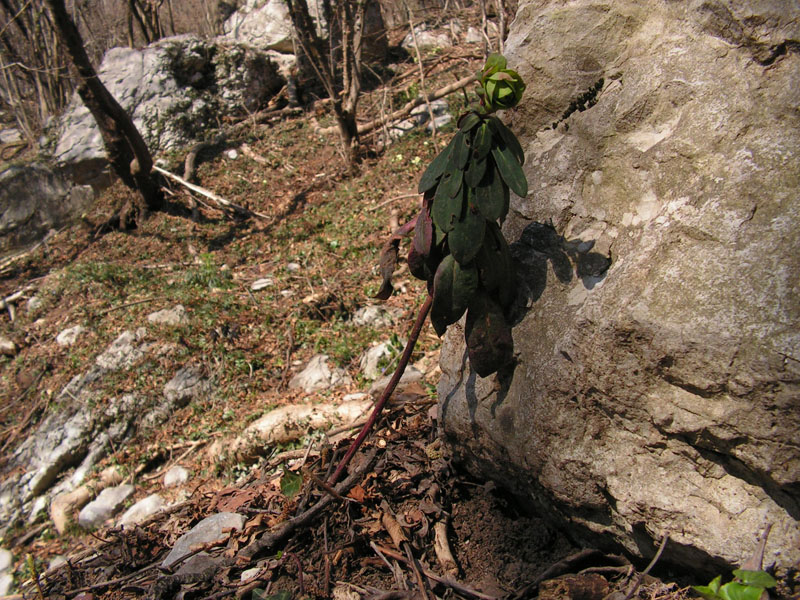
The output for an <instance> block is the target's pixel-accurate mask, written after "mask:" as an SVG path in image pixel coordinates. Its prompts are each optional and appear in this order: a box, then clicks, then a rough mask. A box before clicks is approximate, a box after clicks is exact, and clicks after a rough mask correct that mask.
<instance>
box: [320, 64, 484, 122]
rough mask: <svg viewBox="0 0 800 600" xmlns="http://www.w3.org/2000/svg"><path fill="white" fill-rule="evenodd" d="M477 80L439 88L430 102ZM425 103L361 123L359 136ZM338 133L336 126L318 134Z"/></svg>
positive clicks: (471, 77) (414, 103)
mask: <svg viewBox="0 0 800 600" xmlns="http://www.w3.org/2000/svg"><path fill="white" fill-rule="evenodd" d="M477 79H478V78H477V76H476V75H468V76H467V77H464V78H462V79H459V80H458V81H456V82H455V83H451V84H450V85H447V86H445V87H443V88H439V89H438V90H436V91H435V92H431V93H430V94H428V101H429V102H433V101H434V100H438V99H439V98H444V97H445V96H447V95H449V94H452V93H453V92H457V91H458V90H460V89H461V88H464V87H467V86H468V85H469V84H470V83H472V82H473V81H477ZM425 102H426V100H425V98H422V97H420V96H418V97H416V98H414V99H413V100H411V101H410V102H408V103H406V105H405V106H403V108H399V109H397V110H396V111H394V112H393V113H390V114H388V115H386V116H385V117H381V118H378V119H374V120H372V121H368V122H366V123H361V124H360V125H359V126H358V135H362V134H365V133H369V132H370V131H372V130H373V129H377V128H378V127H383V126H384V125H386V124H387V123H393V122H394V121H399V120H400V119H402V118H404V117H407V116H408V115H410V114H411V111H412V110H414V109H415V108H417V107H418V106H421V105H422V104H425ZM336 131H338V128H337V127H335V126H334V127H324V128H321V129H319V131H318V133H323V134H326V133H335V132H336Z"/></svg>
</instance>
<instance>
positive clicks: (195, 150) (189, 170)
mask: <svg viewBox="0 0 800 600" xmlns="http://www.w3.org/2000/svg"><path fill="white" fill-rule="evenodd" d="M225 137H226V133H225V132H222V133H220V134H219V135H217V136H216V137H215V138H214V139H213V140H206V141H204V142H198V143H196V144H195V145H194V146H192V149H191V150H189V153H188V154H187V155H186V159H185V160H184V161H183V177H184V179H186V181H194V176H195V163H196V162H197V155H198V154H200V153H201V152H202V151H203V150H205V149H206V148H212V147H213V146H216V145H217V144H221V143H222V142H224V141H225Z"/></svg>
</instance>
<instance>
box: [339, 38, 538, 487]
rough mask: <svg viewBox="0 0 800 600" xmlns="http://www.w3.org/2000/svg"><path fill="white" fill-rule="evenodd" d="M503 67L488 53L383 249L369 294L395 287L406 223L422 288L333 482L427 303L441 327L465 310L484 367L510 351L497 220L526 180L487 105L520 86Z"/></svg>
mask: <svg viewBox="0 0 800 600" xmlns="http://www.w3.org/2000/svg"><path fill="white" fill-rule="evenodd" d="M506 67H507V63H506V59H505V57H504V56H502V55H500V54H492V55H490V56H489V58H488V59H487V61H486V64H485V65H484V67H483V69H482V70H481V72H480V73H479V74H478V76H477V80H478V83H479V84H480V88H481V90H480V96H481V106H480V107H479V108H478V109H476V110H470V111H468V112H466V113H465V114H463V115H462V116H461V117H460V118H459V119H458V131H457V132H456V134H455V135H454V136H453V138H452V140H451V141H450V143H449V144H448V145H447V146H446V147H445V148H444V150H442V151H441V152H440V153H439V154H438V155H437V156H436V157H435V158H434V159H433V161H431V163H430V165H429V166H428V168H427V169H426V170H425V172H424V173H423V174H422V177H421V178H420V181H419V188H418V190H419V193H420V194H423V203H422V209H421V211H420V213H419V214H418V215H417V217H416V218H415V219H414V220H413V221H411V222H410V223H408V224H406V225H405V226H403V227H401V228H400V229H398V230H397V231H395V233H394V235H393V236H392V238H391V239H390V240H389V242H388V243H387V244H386V246H385V247H384V249H383V252H382V253H381V259H380V266H381V275H382V277H383V284H382V285H381V289H380V290H379V291H378V293H377V294H376V295H375V297H376V298H379V299H382V300H385V299H387V298H388V297H389V296H390V295H391V294H392V291H393V288H392V284H391V277H392V273H393V272H394V269H395V266H396V265H397V257H398V250H399V245H400V239H401V238H402V237H403V236H405V235H408V234H410V233H411V232H412V230H413V236H414V237H413V243H412V246H411V249H410V250H409V253H408V266H409V270H410V272H411V273H412V275H414V276H415V277H417V278H419V279H423V280H425V281H426V282H427V288H428V297H427V298H426V300H425V302H424V303H423V305H422V307H421V308H420V310H419V314H418V316H417V320H416V322H415V323H414V327H413V329H412V331H411V333H410V334H409V338H408V343H407V344H406V347H405V349H404V350H403V354H402V356H401V357H400V360H399V362H398V366H397V369H395V371H394V374H393V375H392V378H391V380H390V381H389V384H388V385H387V386H386V389H385V390H384V391H383V394H382V395H381V397H380V398H379V399H378V402H376V404H375V407H374V408H373V411H372V414H371V415H370V417H369V419H368V421H367V423H366V424H365V425H364V427H363V428H362V429H361V431H360V432H359V434H358V436H357V437H356V439H355V440H354V441H353V443H352V444H351V445H350V447H349V448H348V450H347V453H346V454H345V455H344V457H343V458H342V460H341V462H340V463H339V465H338V466H337V467H336V470H335V471H334V473H333V475H331V478H330V479H329V481H328V483H329V484H331V485H332V484H334V483H336V481H337V480H338V479H339V477H340V476H341V474H342V472H343V471H344V469H345V467H346V466H347V464H348V463H349V462H350V459H351V458H352V457H353V455H354V454H355V452H356V451H357V450H358V448H359V447H360V446H361V443H362V442H363V441H364V439H365V438H366V437H367V434H368V433H369V431H370V430H371V429H372V427H373V426H374V424H375V422H376V421H377V419H378V416H379V415H380V413H381V411H382V410H383V407H384V406H385V404H386V402H387V401H388V399H389V397H390V396H391V394H392V392H393V391H394V389H395V387H396V386H397V383H398V382H399V381H400V377H401V376H402V374H403V372H404V371H405V368H406V366H407V365H408V362H409V360H410V358H411V353H412V351H413V349H414V346H415V345H416V342H417V339H418V337H419V334H420V331H421V330H422V326H423V325H424V323H425V320H426V319H427V317H428V313H430V316H431V323H432V324H433V327H434V329H435V330H436V333H437V334H438V335H439V336H441V335H443V334H444V332H445V331H446V329H447V327H448V326H449V325H451V324H453V323H455V322H456V321H458V320H459V319H460V318H461V317H462V316H463V315H464V313H466V315H467V319H466V326H465V337H466V344H467V349H468V353H469V361H470V365H471V366H472V369H473V370H474V371H475V372H476V373H478V374H479V375H481V376H482V377H487V376H488V375H490V374H492V373H494V372H496V371H497V370H498V369H500V368H501V367H502V366H504V365H506V364H507V363H509V362H510V361H511V359H512V356H513V340H512V337H511V327H510V325H509V323H508V320H507V313H508V311H509V309H510V307H511V303H512V302H513V300H514V295H515V292H514V289H515V286H514V270H513V264H512V260H511V254H510V252H509V248H508V244H507V242H506V240H505V238H504V237H503V234H502V232H501V230H500V225H499V222H502V220H503V219H505V217H506V214H507V213H508V207H509V196H510V190H513V191H514V193H515V194H517V195H518V196H522V197H525V196H526V195H527V193H528V182H527V179H526V178H525V173H524V172H523V171H522V163H523V161H524V158H525V157H524V153H523V151H522V146H521V145H520V143H519V141H518V140H517V138H516V136H515V135H514V134H513V133H512V132H511V131H510V130H509V129H508V128H507V127H506V126H505V125H504V124H503V122H502V121H500V119H498V118H497V117H496V116H495V115H494V114H493V113H495V112H496V111H497V110H501V109H509V108H513V107H514V106H516V105H517V104H518V103H519V101H520V99H521V98H522V94H523V92H524V91H525V83H524V82H523V80H522V78H521V77H520V76H519V74H518V73H517V72H516V71H513V70H511V69H508V68H506Z"/></svg>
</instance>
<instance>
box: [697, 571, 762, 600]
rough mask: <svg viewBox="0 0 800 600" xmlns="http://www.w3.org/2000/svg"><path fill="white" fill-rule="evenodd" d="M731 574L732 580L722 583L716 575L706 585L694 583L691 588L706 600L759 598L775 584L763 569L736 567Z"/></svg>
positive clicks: (720, 578)
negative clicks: (748, 569)
mask: <svg viewBox="0 0 800 600" xmlns="http://www.w3.org/2000/svg"><path fill="white" fill-rule="evenodd" d="M733 576H734V580H733V581H730V582H728V583H725V584H723V583H722V575H717V576H716V577H715V578H714V579H713V580H712V581H711V583H709V584H708V585H694V586H692V589H693V590H694V591H695V592H697V593H698V594H700V595H701V596H702V597H703V598H705V599H706V600H760V599H761V598H762V597H765V596H766V597H768V594H767V589H769V588H773V587H775V586H776V585H777V582H776V581H775V578H774V577H772V575H770V574H769V573H765V572H764V571H747V570H744V569H736V570H735V571H734V572H733Z"/></svg>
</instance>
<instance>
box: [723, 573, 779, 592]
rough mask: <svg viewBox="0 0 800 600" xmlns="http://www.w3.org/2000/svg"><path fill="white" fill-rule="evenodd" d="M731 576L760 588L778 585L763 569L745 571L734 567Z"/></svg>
mask: <svg viewBox="0 0 800 600" xmlns="http://www.w3.org/2000/svg"><path fill="white" fill-rule="evenodd" d="M733 576H734V577H736V578H737V579H739V580H741V582H742V583H744V584H745V585H755V586H758V587H762V588H773V587H775V586H776V585H778V582H777V581H775V578H774V577H773V576H772V575H770V574H769V573H766V572H765V571H747V570H745V569H736V570H735V571H734V572H733Z"/></svg>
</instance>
